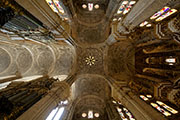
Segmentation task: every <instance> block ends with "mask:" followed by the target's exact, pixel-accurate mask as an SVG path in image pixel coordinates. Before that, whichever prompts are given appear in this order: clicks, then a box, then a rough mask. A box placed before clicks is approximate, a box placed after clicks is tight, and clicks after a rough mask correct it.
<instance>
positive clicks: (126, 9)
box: [123, 1, 136, 15]
mask: <svg viewBox="0 0 180 120" xmlns="http://www.w3.org/2000/svg"><path fill="white" fill-rule="evenodd" d="M135 3H136V1H131V2H130V3H129V5H128V6H127V7H126V8H125V10H124V12H123V14H124V15H125V14H127V13H128V12H129V11H130V10H131V8H132V6H133V5H134V4H135Z"/></svg>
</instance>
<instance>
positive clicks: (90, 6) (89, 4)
mask: <svg viewBox="0 0 180 120" xmlns="http://www.w3.org/2000/svg"><path fill="white" fill-rule="evenodd" d="M88 10H89V11H92V10H93V3H88Z"/></svg>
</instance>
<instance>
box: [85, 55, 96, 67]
mask: <svg viewBox="0 0 180 120" xmlns="http://www.w3.org/2000/svg"><path fill="white" fill-rule="evenodd" d="M95 61H96V60H95V59H94V57H93V56H88V57H86V60H85V62H86V64H87V65H90V66H92V65H94V64H95Z"/></svg>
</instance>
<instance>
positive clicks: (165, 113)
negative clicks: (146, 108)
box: [151, 103, 171, 116]
mask: <svg viewBox="0 0 180 120" xmlns="http://www.w3.org/2000/svg"><path fill="white" fill-rule="evenodd" d="M151 105H152V106H153V107H154V108H156V109H157V110H158V111H159V112H161V113H162V114H164V115H165V116H170V115H171V113H169V112H167V111H165V110H164V109H163V108H161V107H159V106H158V105H157V104H156V103H151Z"/></svg>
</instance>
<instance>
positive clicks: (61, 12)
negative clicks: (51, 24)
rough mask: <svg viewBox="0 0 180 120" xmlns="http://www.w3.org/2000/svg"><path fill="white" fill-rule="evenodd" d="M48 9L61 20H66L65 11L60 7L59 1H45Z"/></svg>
mask: <svg viewBox="0 0 180 120" xmlns="http://www.w3.org/2000/svg"><path fill="white" fill-rule="evenodd" d="M46 2H47V4H48V5H49V7H50V8H51V9H52V10H53V11H54V12H55V13H57V14H58V15H59V16H60V17H61V18H63V19H65V20H67V19H68V18H67V15H66V14H65V11H64V9H63V7H62V6H61V4H60V2H59V0H46Z"/></svg>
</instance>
